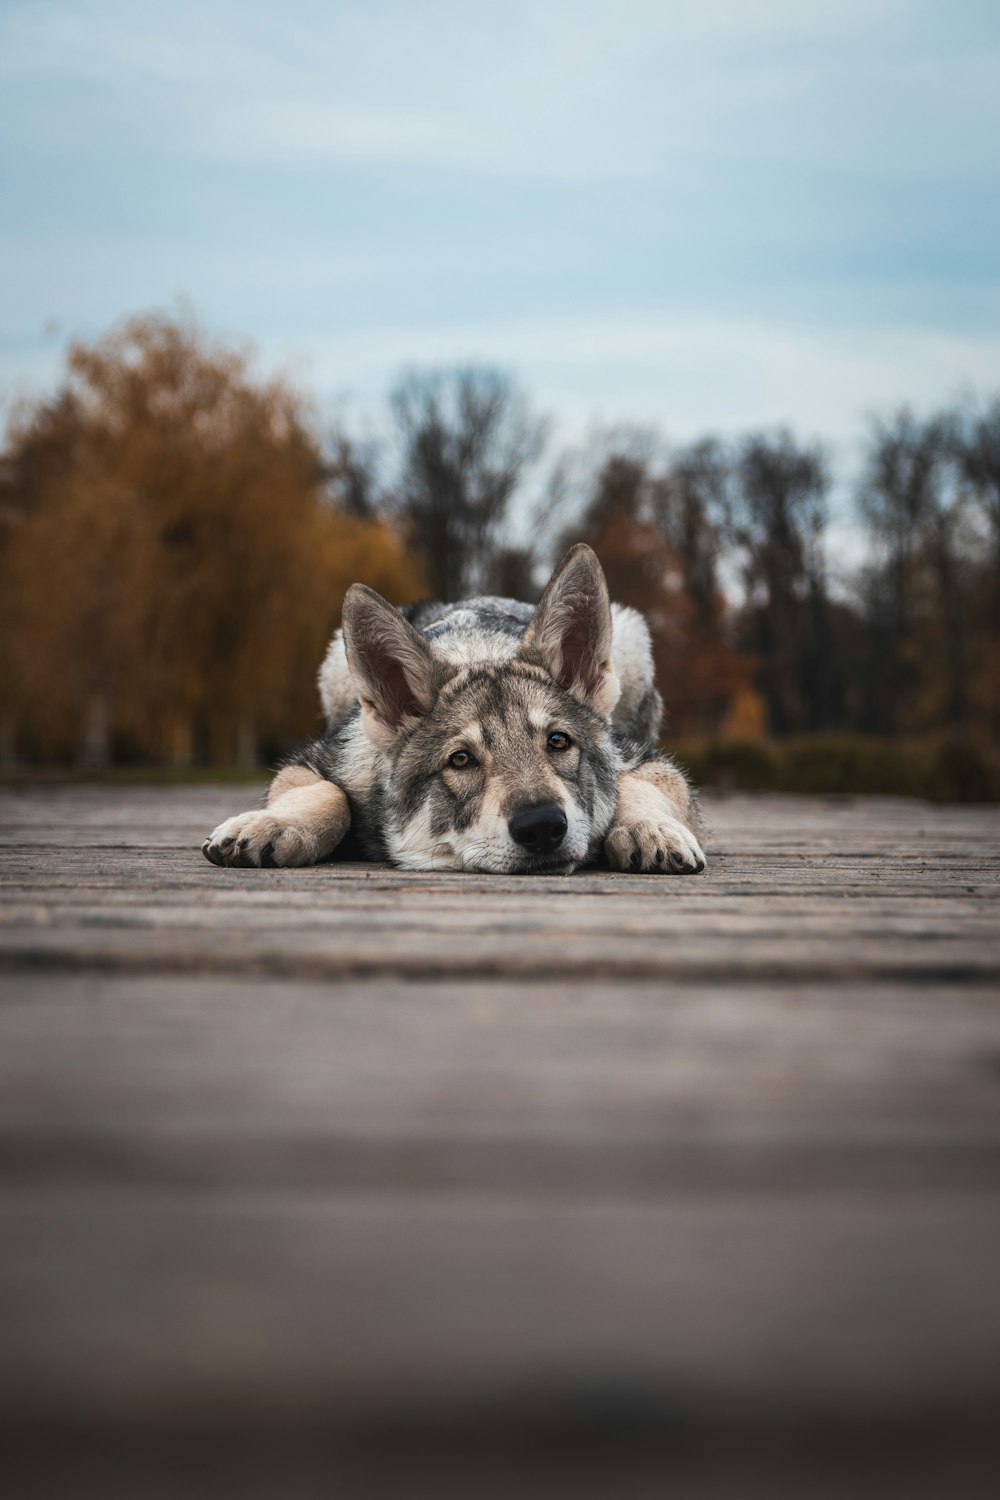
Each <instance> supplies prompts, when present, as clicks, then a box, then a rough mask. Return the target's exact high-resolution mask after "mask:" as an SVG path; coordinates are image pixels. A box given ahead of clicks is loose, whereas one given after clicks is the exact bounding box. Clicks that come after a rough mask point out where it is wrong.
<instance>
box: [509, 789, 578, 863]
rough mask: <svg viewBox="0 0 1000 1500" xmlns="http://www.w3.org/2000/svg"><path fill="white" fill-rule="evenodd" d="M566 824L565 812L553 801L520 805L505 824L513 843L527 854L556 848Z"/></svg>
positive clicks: (563, 833) (543, 852)
mask: <svg viewBox="0 0 1000 1500" xmlns="http://www.w3.org/2000/svg"><path fill="white" fill-rule="evenodd" d="M566 826H567V825H566V814H565V813H564V812H563V810H562V808H561V807H557V806H556V804H555V803H554V802H536V803H535V804H534V805H533V806H531V807H522V808H521V811H520V812H517V813H515V814H514V816H513V817H512V818H511V820H510V822H509V823H508V824H507V827H508V828H509V829H510V836H511V838H512V839H513V840H514V842H515V844H520V845H521V848H522V849H527V851H528V853H529V854H547V853H548V852H549V850H550V849H558V847H559V845H560V844H561V843H562V841H563V839H564V838H565V837H566Z"/></svg>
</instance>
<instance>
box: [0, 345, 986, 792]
mask: <svg viewBox="0 0 1000 1500" xmlns="http://www.w3.org/2000/svg"><path fill="white" fill-rule="evenodd" d="M546 441H547V429H546V424H545V422H544V421H542V420H540V419H539V417H538V416H537V415H536V414H535V412H534V411H533V409H532V407H531V404H530V403H529V402H528V400H527V399H526V398H525V396H524V395H523V394H522V393H521V391H520V390H519V389H518V387H517V386H516V384H515V383H514V382H513V381H512V380H511V379H510V378H509V377H506V376H504V375H503V374H501V373H498V372H496V371H492V370H482V369H476V368H464V369H455V370H431V371H424V372H420V371H410V372H408V373H406V374H404V375H403V376H402V377H401V378H400V381H399V383H398V384H397V386H396V388H395V390H394V391H393V392H392V393H391V395H390V400H389V403H388V408H387V423H386V429H385V430H384V432H383V434H382V436H381V437H375V438H374V439H371V438H369V439H368V440H366V441H360V440H359V439H358V438H357V436H356V435H355V434H353V433H352V432H350V431H348V430H346V429H344V428H342V427H341V428H339V429H335V430H333V431H325V432H324V430H323V426H322V422H321V419H320V416H319V414H318V412H317V411H316V410H315V409H314V408H313V407H312V406H311V405H310V403H309V402H308V400H307V399H306V398H305V397H304V396H303V394H302V393H301V392H300V391H299V390H297V389H296V388H295V387H293V386H292V385H291V384H290V383H288V382H287V381H284V380H281V379H274V378H270V379H265V378H262V377H261V376H260V375H259V374H258V373H257V371H256V370H255V367H254V362H253V358H252V356H251V353H250V352H249V351H246V350H241V349H234V348H233V347H231V346H226V345H219V344H215V343H213V342H212V341H211V340H209V339H208V338H207V337H206V336H205V335H204V334H203V333H202V332H201V331H200V330H199V329H198V328H197V326H196V325H195V324H194V323H193V322H192V321H191V320H190V319H187V318H183V317H182V318H169V317H160V316H153V317H143V318H136V319H133V320H131V321H129V322H127V323H125V324H123V325H122V326H121V327H119V328H117V329H115V330H113V331H112V332H111V333H110V334H109V335H108V336H107V337H106V338H104V339H102V340H100V341H99V342H97V343H96V344H83V343H78V344H75V345H73V346H72V347H71V348H70V350H69V354H68V359H67V365H66V372H65V377H64V379H63V381H62V384H61V386H60V388H59V389H58V390H57V392H56V393H55V394H54V395H53V396H51V397H50V398H48V399H45V400H41V401H39V402H36V403H35V404H33V405H26V406H24V407H22V409H20V410H19V411H17V412H16V413H15V415H14V418H13V420H12V421H11V424H10V426H9V430H8V435H7V442H6V447H5V450H4V452H3V454H2V456H0V763H5V764H7V765H9V764H10V763H12V762H13V761H14V760H15V759H16V760H17V761H19V762H20V763H22V764H23V763H28V764H33V763H38V762H46V761H48V762H63V763H73V762H79V761H80V760H81V759H83V760H84V761H85V762H88V761H89V763H91V764H100V763H105V762H106V761H108V760H117V761H134V762H140V763H144V764H161V765H162V764H166V765H171V764H172V765H175V766H176V765H180V766H183V765H186V764H188V763H190V762H203V763H215V764H231V763H233V762H234V761H242V762H245V763H247V764H252V763H257V762H259V761H260V760H261V759H273V758H274V757H275V755H276V754H278V753H280V751H281V749H282V748H283V747H284V746H286V745H290V744H291V743H293V742H295V741H297V740H301V739H303V738H306V737H308V736H309V735H311V734H312V733H314V732H315V731H316V730H317V728H318V727H319V720H318V700H317V694H316V688H315V678H316V671H317V667H318V665H319V662H320V661H321V659H322V656H323V653H324V650H325V647H326V643H327V641H328V639H329V636H330V633H331V631H332V630H333V628H334V627H335V625H336V623H337V621H338V619H339V616H340V610H341V604H342V601H343V596H344V593H345V590H346V589H347V587H348V585H349V584H350V583H352V582H354V581H355V580H357V579H360V580H362V581H364V582H365V583H368V584H369V585H371V586H372V587H374V588H376V589H378V590H379V591H380V592H381V593H383V594H385V595H386V597H388V598H389V599H391V600H394V601H396V602H403V601H405V600H408V599H413V598H419V597H422V596H423V597H426V596H428V595H431V594H433V595H436V596H439V597H444V598H452V599H454V598H457V597H463V596H464V595H466V594H468V593H469V592H488V593H497V594H512V595H516V596H517V597H520V598H526V599H530V598H532V597H537V592H538V590H539V588H540V586H541V584H542V583H543V581H544V578H545V576H546V574H547V572H548V570H549V569H550V567H551V566H552V564H553V563H554V562H555V561H556V560H557V558H558V556H559V555H560V553H561V551H562V549H563V548H564V547H565V546H567V545H568V544H569V543H571V542H575V541H579V540H585V541H588V542H590V543H591V545H592V546H593V547H594V548H595V550H596V551H597V553H598V556H599V557H600V559H601V561H602V563H603V565H604V568H605V571H606V573H607V576H608V583H609V586H610V591H611V595H612V597H613V598H614V599H617V600H618V601H620V602H621V603H624V604H629V605H632V606H633V607H634V608H636V609H639V610H641V611H642V612H643V614H644V615H645V616H646V618H647V620H648V622H649V625H650V629H651V634H652V639H653V649H654V654H655V658H656V668H657V677H658V681H659V684H660V688H661V691H662V693H663V696H664V699H665V701H666V705H667V714H668V717H667V732H668V733H669V735H670V736H671V737H672V738H674V739H675V740H676V739H683V740H685V741H687V742H688V744H689V746H691V747H693V748H694V749H695V750H698V747H704V746H705V745H706V744H709V743H716V744H721V743H723V742H725V743H728V745H729V746H730V747H731V753H730V751H727V755H729V760H728V761H727V762H726V763H727V765H729V764H730V763H732V767H733V768H734V769H733V775H734V776H738V777H741V778H743V779H744V780H745V779H746V777H747V775H748V774H750V772H749V771H748V767H751V763H752V766H755V767H756V768H757V769H756V771H755V772H754V773H753V774H755V775H759V777H760V778H763V779H762V781H761V784H771V783H770V782H768V777H773V774H775V773H774V765H773V764H772V763H771V761H770V760H767V757H768V756H770V755H771V754H772V751H771V750H768V751H767V752H766V753H765V751H764V750H763V749H762V748H761V745H762V742H763V741H764V740H765V739H767V738H771V739H773V738H774V737H782V738H784V739H786V741H787V743H788V745H790V746H792V747H793V749H794V743H797V742H798V741H800V740H803V739H805V740H808V739H809V738H810V737H813V738H815V737H817V736H826V737H828V738H831V737H832V738H836V737H838V736H839V737H840V738H841V740H844V737H845V736H848V737H850V736H853V737H854V739H855V741H859V742H860V740H861V739H862V738H864V737H871V738H872V739H873V741H874V739H876V738H877V739H878V740H879V741H884V742H887V741H890V740H891V739H892V738H893V737H894V736H909V737H911V738H913V737H916V738H917V739H921V738H924V739H927V738H928V737H930V738H934V737H937V741H938V742H939V743H941V744H943V743H944V739H945V738H946V737H948V736H951V737H953V741H954V743H953V745H952V749H951V750H949V752H948V753H949V755H950V756H951V759H950V760H949V761H948V766H949V767H950V769H948V771H947V776H946V777H945V778H944V779H945V781H946V782H947V783H948V785H952V784H954V785H958V783H959V782H961V783H962V785H968V786H972V784H973V782H974V780H975V778H974V777H973V778H971V779H970V773H969V771H968V765H967V764H966V761H963V760H962V756H967V754H969V753H972V752H971V751H970V750H969V746H970V745H971V746H972V747H973V750H975V747H976V746H986V748H987V750H989V745H990V742H991V740H992V741H995V739H996V737H997V734H998V733H1000V400H994V401H993V403H992V404H986V405H985V406H983V407H979V408H975V407H972V406H969V405H966V406H965V407H962V408H958V409H955V410H952V411H946V412H943V413H938V414H935V415H932V416H930V417H928V418H925V419H919V418H917V417H916V416H914V415H913V414H912V413H910V412H909V411H907V410H906V409H903V410H901V411H899V412H897V413H896V414H895V416H893V417H890V418H889V419H887V420H884V421H882V422H877V423H873V424H872V425H871V426H870V428H869V431H868V435H867V441H866V444H865V448H864V464H863V468H862V471H861V474H860V478H859V482H858V490H857V497H856V498H857V507H856V514H857V518H858V522H859V523H860V524H859V525H858V526H857V531H858V532H859V533H860V534H862V535H863V536H864V539H865V543H866V551H865V556H864V558H863V561H862V562H861V564H860V566H854V567H853V568H852V570H851V571H850V572H847V571H845V570H844V569H843V567H839V568H837V567H835V566H834V565H833V564H832V563H831V554H832V553H833V552H834V551H835V549H834V548H833V547H832V546H831V545H830V539H829V532H830V526H829V502H830V493H831V489H832V485H833V474H832V469H831V465H830V462H829V458H828V455H827V454H826V452H825V451H824V449H823V448H822V447H821V446H819V445H807V444H802V443H801V442H800V441H798V440H797V439H796V438H795V437H794V436H793V435H792V434H790V433H788V432H787V431H783V430H778V431H775V432H770V433H751V434H748V435H746V436H744V437H742V438H736V439H731V440H727V441H723V440H720V439H718V438H713V437H708V438H704V439H702V440H700V441H697V442H694V443H692V444H690V445H688V446H686V447H680V448H678V447H670V446H668V445H667V444H666V443H665V442H664V441H663V440H662V439H661V438H660V436H659V435H658V434H657V433H656V432H655V431H652V432H647V431H642V430H640V429H630V428H622V429H612V430H601V429H596V430H595V431H594V432H593V433H592V434H591V437H590V439H588V440H587V441H586V442H585V443H584V444H583V445H582V446H580V447H577V448H570V449H568V450H566V451H565V452H563V453H562V454H561V455H558V456H557V458H556V462H555V463H554V465H553V464H549V466H548V472H547V474H546V472H545V471H544V470H542V469H541V468H540V467H539V463H540V457H541V455H542V453H543V450H544V449H545V445H546ZM838 574H839V576H837V575H838ZM793 742H794V743H793ZM831 742H832V740H831ZM845 743H846V741H845ZM852 743H853V741H852ZM950 743H951V742H950ZM955 745H957V746H958V748H957V749H956V748H955ZM740 746H742V749H740V750H739V755H737V760H739V756H740V755H741V756H742V760H740V761H739V765H737V764H736V761H734V760H733V755H736V753H737V748H738V747H740ZM699 753H700V751H699ZM713 753H714V752H713ZM790 753H791V752H790ZM795 753H796V754H799V752H798V751H795ZM802 753H803V754H804V753H805V752H802ZM810 753H811V752H810ZM853 753H854V752H853V751H852V754H853ZM977 753H978V752H977ZM990 753H992V752H990ZM837 754H838V755H839V756H840V759H841V761H842V760H843V752H842V748H841V750H838V752H837ZM956 756H958V759H956ZM762 757H763V758H762ZM765 760H767V765H766V766H765V764H764V762H765ZM800 760H801V756H800ZM807 760H808V756H806V761H807ZM806 761H802V763H801V764H799V762H796V765H797V767H798V769H797V770H796V772H795V774H796V775H800V774H801V775H802V776H804V777H806V779H808V775H812V774H813V772H814V771H815V765H814V763H813V762H812V761H810V762H809V764H808V765H806ZM838 763H839V762H838ZM960 763H961V766H965V769H964V770H961V774H959V770H956V767H959V769H961V766H960ZM741 767H742V769H741ZM883 769H884V768H883ZM807 773H808V774H807ZM726 774H729V773H728V772H727V773H726ZM823 774H824V775H827V771H826V770H824V772H823ZM853 774H854V773H853V772H852V775H853ZM879 776H882V771H879ZM935 776H937V772H936V771H932V770H928V771H927V775H926V777H925V778H924V779H925V781H926V782H927V784H928V785H930V784H931V783H932V782H933V781H934V777H935ZM894 777H895V778H896V780H898V773H897V770H895V769H894V770H893V772H892V776H889V777H888V778H887V779H888V780H890V781H892V780H893V778H894ZM875 779H876V780H878V777H876V778H875ZM883 779H886V778H883ZM855 780H857V777H855ZM878 784H879V785H880V786H881V785H882V781H878ZM977 784H978V783H977Z"/></svg>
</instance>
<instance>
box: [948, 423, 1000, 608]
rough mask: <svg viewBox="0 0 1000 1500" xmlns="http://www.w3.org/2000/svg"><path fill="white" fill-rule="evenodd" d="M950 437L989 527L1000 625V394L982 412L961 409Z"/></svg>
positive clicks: (958, 460)
mask: <svg viewBox="0 0 1000 1500" xmlns="http://www.w3.org/2000/svg"><path fill="white" fill-rule="evenodd" d="M951 438H952V448H953V451H954V455H955V459H956V462H957V465H958V470H959V474H960V476H961V478H962V480H963V481H964V483H965V484H966V485H967V486H968V489H969V492H970V497H971V499H972V500H973V502H974V504H975V505H976V507H977V508H978V510H979V513H980V515H981V517H982V519H983V520H984V521H985V523H986V525H987V527H988V528H989V535H990V546H991V552H992V564H993V571H994V581H993V604H994V616H995V624H996V625H997V626H1000V396H997V397H995V398H994V399H993V401H992V402H991V403H990V404H989V405H988V406H987V407H986V409H985V411H984V412H983V413H982V415H976V414H975V413H972V412H962V413H959V414H958V416H957V417H956V419H955V420H954V422H953V424H952V428H951Z"/></svg>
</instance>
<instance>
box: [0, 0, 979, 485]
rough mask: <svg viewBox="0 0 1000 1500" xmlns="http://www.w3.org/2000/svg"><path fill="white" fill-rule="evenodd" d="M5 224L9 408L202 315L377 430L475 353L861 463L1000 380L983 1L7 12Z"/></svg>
mask: <svg viewBox="0 0 1000 1500" xmlns="http://www.w3.org/2000/svg"><path fill="white" fill-rule="evenodd" d="M0 230H2V234H0V407H3V406H7V405H9V403H10V402H11V401H12V400H13V399H14V398H15V397H16V396H18V395H23V394H26V393H32V392H44V391H46V390H49V389H52V387H53V386H54V384H55V382H56V381H57V379H58V372H59V369H60V367H61V364H62V361H63V358H64V354H65V347H66V343H67V341H68V339H70V338H71V337H82V338H85V339H90V338H96V337H99V336H100V335H101V334H102V333H103V332H104V331H106V330H107V329H108V328H109V327H110V326H111V325H112V324H114V323H115V322H117V321H118V320H119V319H120V318H122V317H123V316H124V315H127V314H131V313H135V312H138V311H143V310H149V309H167V310H169V309H170V308H176V307H178V306H179V305H180V304H181V303H182V302H183V303H186V304H187V305H189V306H190V307H191V308H192V309H193V310H194V312H195V314H196V315H197V316H198V318H199V319H200V320H201V321H202V322H203V323H204V324H205V325H206V326H207V327H208V328H209V329H210V330H211V331H212V332H213V333H214V334H217V335H219V336H223V337H232V338H234V339H244V338H250V339H251V340H253V341H254V343H255V344H256V345H257V347H258V349H259V351H260V360H261V365H262V368H265V369H267V370H271V369H274V368H276V367H280V368H282V369H285V370H288V371H290V372H291V373H292V374H293V375H294V376H295V378H296V379H298V380H299V381H300V383H301V384H302V385H303V386H305V387H306V388H308V389H309V390H311V391H312V392H314V393H315V394H316V396H317V397H318V398H319V401H320V403H321V406H322V408H323V409H324V410H329V411H330V412H331V413H332V412H334V411H339V412H340V413H341V414H343V415H346V416H347V417H348V418H349V419H350V420H352V421H355V422H356V423H358V424H359V425H361V426H364V425H365V424H366V423H368V424H374V423H375V422H376V421H377V420H378V416H379V413H380V412H381V410H382V403H383V401H384V397H385V395H386V392H387V391H388V389H389V387H390V386H391V384H392V382H393V380H394V378H395V377H396V375H397V374H398V372H399V371H400V369H401V368H403V367H406V366H414V365H417V366H423V365H441V364H453V363H457V362H476V363H483V364H490V365H498V366H501V367H502V368H504V369H507V370H509V371H511V372H512V373H513V374H514V375H515V376H516V377H517V378H518V379H519V381H520V382H521V383H522V385H523V386H524V387H525V388H526V390H527V391H528V392H529V394H530V395H531V396H532V397H533V399H534V400H535V402H536V403H537V405H538V406H539V407H540V408H541V409H542V410H543V411H545V412H547V413H550V414H551V416H552V418H553V420H554V423H555V427H556V431H557V433H559V434H561V435H563V436H564V437H567V438H569V437H572V436H574V435H580V434H582V433H583V432H584V431H586V429H587V427H588V424H591V423H592V422H594V421H602V422H605V423H614V422H639V423H653V424H656V425H658V426H659V427H660V428H662V429H663V431H664V432H665V433H666V434H667V435H668V437H669V438H671V439H674V440H677V441H685V440H687V439H689V438H693V437H695V436H697V435H699V434H701V433H703V432H706V431H714V432H720V433H723V434H736V433H739V432H743V431H745V430H748V429H751V428H760V427H773V426H777V425H779V424H788V425H790V426H791V427H792V428H793V429H795V430H796V431H797V432H799V433H800V434H801V435H802V436H803V437H806V438H810V439H812V438H819V437H822V438H826V439H827V440H828V441H829V442H830V443H831V445H832V448H833V452H834V454H835V455H837V454H850V453H851V452H852V451H856V444H857V440H858V434H859V432H860V431H862V429H863V426H864V422H865V420H866V418H867V416H868V415H869V414H871V413H877V412H883V413H884V412H887V411H891V410H893V409H894V408H895V407H896V406H898V405H899V404H901V403H902V402H904V401H907V402H910V403H911V404H913V405H914V406H915V407H916V408H917V409H918V410H926V409H930V408H931V407H932V406H934V405H935V404H936V403H939V402H945V401H949V400H951V399H953V398H954V397H956V396H957V395H958V394H960V393H961V392H964V391H973V392H980V393H987V392H992V391H995V390H997V389H1000V3H998V0H838V3H832V0H813V3H807V0H696V3H695V0H691V3H688V0H682V3H675V0H655V3H645V0H636V3H630V0H618V3H616V4H615V3H606V0H596V3H592V0H572V3H564V0H555V3H547V0H533V3H524V0H502V3H497V0H475V3H468V0H466V3H455V0H445V3H439V0H420V3H419V4H415V3H413V0H410V3H397V0H364V3H361V0H356V3H355V4H352V5H345V4H341V3H339V0H322V3H313V0H282V3H281V4H278V3H274V0H272V3H260V0H241V3H239V4H228V3H218V4H213V3H211V0H200V3H198V4H190V3H188V0H170V3H163V0H143V3H142V4H141V5H136V4H135V3H134V0H129V3H120V0H68V3H58V0H0ZM852 445H854V446H853V448H852Z"/></svg>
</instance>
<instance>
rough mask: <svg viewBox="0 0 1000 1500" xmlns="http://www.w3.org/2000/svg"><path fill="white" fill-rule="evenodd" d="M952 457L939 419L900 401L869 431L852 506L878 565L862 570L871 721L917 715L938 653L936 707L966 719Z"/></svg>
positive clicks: (945, 422)
mask: <svg viewBox="0 0 1000 1500" xmlns="http://www.w3.org/2000/svg"><path fill="white" fill-rule="evenodd" d="M954 456H955V429H954V424H953V423H952V421H951V419H950V418H948V417H947V416H941V415H939V416H935V417H931V418H929V419H928V420H927V421H920V420H919V419H918V418H916V417H915V416H914V415H913V413H912V412H911V411H909V410H908V409H907V408H905V407H904V408H903V409H902V410H900V411H899V412H897V414H896V415H895V417H893V418H892V419H891V420H890V421H888V422H879V423H876V424H875V426H874V428H873V430H872V435H871V439H870V443H869V448H868V458H867V464H866V467H865V471H864V474H863V478H862V490H861V510H862V514H863V515H864V516H865V518H866V520H867V521H868V524H869V526H870V528H871V531H872V534H873V537H874V540H875V543H876V546H877V547H878V548H879V549H880V551H881V553H882V558H883V561H882V569H883V570H884V576H883V577H881V578H880V576H879V569H878V567H876V568H875V569H874V570H873V571H872V572H870V575H869V577H870V583H871V586H872V593H871V598H872V602H873V603H874V605H875V608H874V609H873V610H872V627H873V633H874V642H875V645H876V648H877V650H878V652H879V653H880V654H881V656H882V658H883V670H882V672H881V674H880V676H879V679H878V681H877V687H878V691H879V694H880V697H881V701H882V709H883V715H884V713H885V710H886V709H888V711H889V712H888V721H887V725H886V726H880V727H892V728H897V727H899V724H900V723H901V722H903V723H905V722H907V721H909V720H911V719H912V718H913V716H914V714H916V713H917V712H918V708H917V699H918V697H919V695H920V694H921V692H922V691H923V690H924V686H925V685H926V684H927V683H928V681H929V680H930V678H931V676H932V675H933V672H934V669H935V665H936V662H935V658H937V657H938V656H940V657H941V675H942V676H943V678H944V680H945V691H944V701H943V702H942V703H941V705H940V709H941V711H942V712H943V713H944V714H945V715H946V716H947V718H948V719H949V720H950V721H951V722H952V723H954V724H963V723H965V722H966V720H967V718H968V714H969V651H968V629H967V601H966V598H965V587H964V571H965V570H964V565H963V559H962V555H961V537H960V532H961V520H962V507H963V501H962V494H961V490H960V487H959V486H958V485H957V484H956V483H955V479H956V473H955V465H954V462H953V460H954ZM921 638H922V640H923V647H921V644H920V641H921ZM925 712H926V710H925ZM931 712H932V713H933V712H934V711H933V710H932V711H931Z"/></svg>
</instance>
